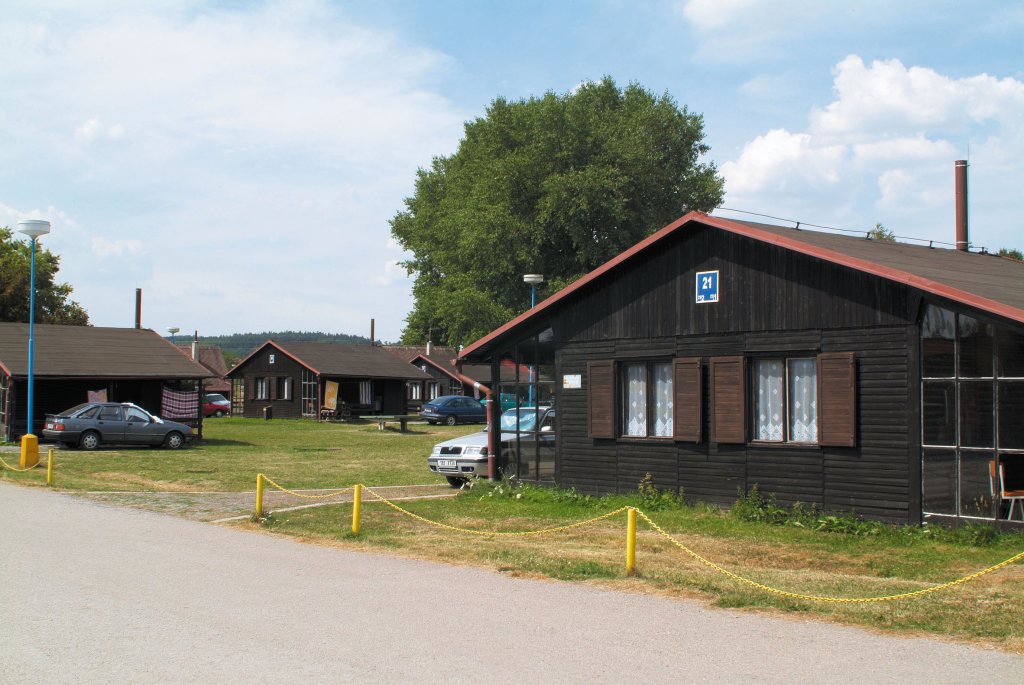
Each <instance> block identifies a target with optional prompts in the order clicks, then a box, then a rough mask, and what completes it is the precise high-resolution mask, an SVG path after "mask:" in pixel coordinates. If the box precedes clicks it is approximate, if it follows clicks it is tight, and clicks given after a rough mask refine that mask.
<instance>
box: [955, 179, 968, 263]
mask: <svg viewBox="0 0 1024 685" xmlns="http://www.w3.org/2000/svg"><path fill="white" fill-rule="evenodd" d="M953 175H954V178H955V181H956V182H955V186H956V190H955V192H956V249H958V250H961V251H963V252H966V251H967V247H968V245H969V242H968V240H967V160H966V159H958V160H956V161H955V162H953Z"/></svg>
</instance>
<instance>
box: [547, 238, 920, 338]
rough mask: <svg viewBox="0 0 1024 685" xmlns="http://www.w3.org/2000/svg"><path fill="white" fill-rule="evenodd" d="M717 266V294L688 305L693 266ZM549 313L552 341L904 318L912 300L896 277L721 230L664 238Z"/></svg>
mask: <svg viewBox="0 0 1024 685" xmlns="http://www.w3.org/2000/svg"><path fill="white" fill-rule="evenodd" d="M715 270H717V271H718V272H719V301H718V302H717V303H714V304H697V303H696V302H695V301H694V300H695V287H696V283H695V276H696V273H697V272H698V271H715ZM599 284H600V285H599V286H597V287H592V288H591V289H590V290H589V292H585V293H583V294H582V295H581V296H580V297H579V298H573V304H572V305H571V306H568V307H563V308H561V309H560V310H557V311H556V313H555V318H554V319H553V321H554V322H555V326H554V328H555V337H556V339H557V340H559V341H560V342H583V341H593V340H624V339H633V340H637V341H638V342H641V343H642V341H644V340H647V339H657V338H668V337H671V336H681V335H708V334H713V333H735V332H743V331H801V330H815V329H832V328H851V327H868V326H893V325H906V324H908V323H912V322H913V321H914V314H915V312H916V307H917V303H918V299H919V298H916V297H911V296H910V295H909V293H908V292H907V288H906V287H905V286H903V285H900V284H897V283H893V282H891V281H887V280H885V279H881V278H878V277H875V276H871V275H870V274H865V273H863V272H860V271H855V270H853V269H850V268H847V267H843V266H839V265H837V264H832V263H829V262H824V261H822V260H819V259H815V258H812V257H808V256H806V255H802V254H798V253H795V252H791V251H789V250H784V249H782V248H780V247H776V246H774V245H768V244H766V243H761V242H758V241H755V240H752V239H750V238H745V237H743V236H737V235H733V234H730V233H726V232H724V231H718V230H713V229H702V230H698V231H695V232H692V233H689V234H685V235H680V236H678V237H676V238H675V239H674V240H672V241H666V244H665V245H664V249H662V250H660V251H659V252H658V253H657V254H654V255H650V256H647V257H646V258H643V259H636V260H634V262H632V263H631V264H630V265H629V266H628V267H627V268H622V269H620V270H619V271H617V272H613V273H609V274H607V275H606V276H605V277H604V278H602V279H601V280H600V281H599Z"/></svg>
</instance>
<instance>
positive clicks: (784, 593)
mask: <svg viewBox="0 0 1024 685" xmlns="http://www.w3.org/2000/svg"><path fill="white" fill-rule="evenodd" d="M263 478H264V479H265V480H266V481H267V482H268V483H270V484H271V485H273V486H274V487H275V488H277V489H278V490H281V491H283V492H287V493H290V494H292V495H296V496H298V497H306V498H309V499H327V498H328V497H335V496H337V495H338V494H340V493H341V492H346V491H348V490H350V489H352V488H345V489H344V490H341V491H339V492H333V493H330V494H329V495H303V494H302V493H298V492H295V491H293V490H288V489H287V488H284V487H281V486H280V485H278V484H277V483H275V482H274V481H272V480H271V479H269V478H267V477H266V476H263ZM359 487H361V488H362V489H363V490H365V491H366V492H368V493H370V494H371V495H373V496H374V497H375V498H376V499H377V500H378V501H380V502H383V503H384V504H386V505H387V506H389V507H391V508H392V509H394V510H395V511H398V512H400V513H402V514H404V515H405V516H408V517H410V518H412V519H415V520H417V521H419V522H421V523H425V524H427V525H430V526H435V527H437V528H443V529H445V530H451V531H455V532H458V533H466V534H469V535H480V536H483V537H531V536H539V535H548V534H552V533H560V532H564V531H568V530H573V529H575V528H582V527H583V526H588V525H591V524H593V523H598V522H599V521H604V520H605V519H610V518H612V517H614V516H618V515H619V514H621V513H622V512H624V511H625V512H635V513H636V515H637V516H639V517H640V518H642V519H643V520H644V521H645V522H646V523H647V525H649V526H650V527H651V529H652V530H653V531H655V532H656V533H658V534H659V535H661V536H662V537H663V538H665V539H666V540H667V541H668V542H670V543H671V544H672V545H674V546H676V547H678V548H679V549H680V550H682V551H683V552H685V553H686V554H688V555H689V556H690V557H692V558H693V559H695V560H697V561H699V562H700V563H702V564H704V565H705V566H707V567H708V568H710V569H712V570H714V571H717V572H718V573H721V574H722V575H724V576H726V577H728V578H731V579H732V580H734V581H736V582H738V583H742V584H744V585H748V586H750V587H753V588H756V589H758V590H761V591H763V592H768V593H771V594H775V595H779V596H781V597H788V598H790V599H801V600H806V601H812V602H832V603H839V604H868V603H872V602H890V601H895V600H901V599H910V598H911V597H920V596H922V595H927V594H930V593H933V592H939V591H940V590H948V589H950V588H953V587H956V586H958V585H963V584H964V583H967V582H970V581H972V580H975V579H977V578H981V577H982V576H985V575H987V574H989V573H992V572H994V571H998V570H999V569H1001V568H1003V567H1005V566H1009V565H1010V564H1012V563H1014V562H1016V561H1019V560H1021V559H1024V552H1021V553H1020V554H1016V555H1014V556H1012V557H1010V558H1009V559H1006V560H1005V561H1001V562H999V563H998V564H994V565H993V566H989V567H988V568H986V569H982V570H981V571H977V572H976V573H971V574H969V575H966V576H963V577H962V578H957V579H956V580H951V581H949V582H946V583H941V584H939V585H932V586H930V587H926V588H922V589H920V590H914V591H913V592H901V593H898V594H893V595H881V596H877V597H828V596H825V595H807V594H803V593H799V592H790V591H788V590H780V589H778V588H774V587H771V586H770V585H765V584H764V583H759V582H757V581H756V580H751V579H750V578H746V577H744V576H741V575H739V574H737V573H733V572H732V571H730V570H728V569H726V568H723V567H722V566H719V565H718V564H716V563H715V562H713V561H711V560H710V559H707V558H706V557H703V556H701V555H700V554H698V553H697V552H694V551H693V550H692V549H690V548H689V547H687V546H686V545H684V544H683V543H682V542H680V541H678V540H676V539H675V538H674V537H672V536H671V535H669V534H668V533H667V532H666V531H665V529H664V528H662V527H661V526H659V525H658V524H657V523H655V522H654V521H653V520H652V519H651V517H650V516H648V515H647V514H645V513H644V512H643V511H642V510H640V509H637V508H636V507H631V506H628V505H627V506H624V507H619V508H618V509H616V510H615V511H610V512H608V513H607V514H602V515H601V516H596V517H594V518H591V519H587V520H585V521H577V522H575V523H570V524H566V525H564V526H553V527H551V528H540V529H538V530H524V531H507V532H506V531H494V530H473V529H471V528H460V527H459V526H452V525H449V524H447V523H441V522H440V521H432V520H430V519H428V518H426V517H423V516H420V515H419V514H414V513H412V512H411V511H409V510H408V509H403V508H402V507H400V506H398V505H397V504H395V503H394V502H392V501H390V500H388V499H387V498H385V497H383V496H382V495H380V494H378V493H377V492H375V491H374V490H373V489H371V488H369V487H366V486H359ZM353 531H354V532H357V528H356V527H355V526H354V527H353ZM357 534H358V533H357ZM627 554H628V553H627ZM628 565H629V560H628V558H627V566H628Z"/></svg>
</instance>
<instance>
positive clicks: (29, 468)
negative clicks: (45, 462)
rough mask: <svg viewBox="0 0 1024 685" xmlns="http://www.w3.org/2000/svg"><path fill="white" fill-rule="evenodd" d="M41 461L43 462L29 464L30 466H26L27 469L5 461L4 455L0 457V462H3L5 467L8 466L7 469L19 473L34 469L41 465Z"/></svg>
mask: <svg viewBox="0 0 1024 685" xmlns="http://www.w3.org/2000/svg"><path fill="white" fill-rule="evenodd" d="M41 463H42V462H36V463H35V464H33V465H32V466H29V467H28V468H25V469H19V468H18V467H16V466H11V465H10V464H8V463H7V462H6V461H4V459H3V457H0V464H2V465H3V466H4V468H6V469H10V470H11V471H17V472H18V473H24V472H25V471H31V470H32V469H34V468H36V467H37V466H39V465H40V464H41Z"/></svg>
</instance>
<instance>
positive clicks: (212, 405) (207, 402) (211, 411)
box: [203, 392, 231, 418]
mask: <svg viewBox="0 0 1024 685" xmlns="http://www.w3.org/2000/svg"><path fill="white" fill-rule="evenodd" d="M230 415H231V402H230V400H228V398H226V397H224V395H221V394H219V393H215V392H208V393H206V398H205V399H204V400H203V416H204V417H206V416H216V417H218V418H219V417H221V416H230Z"/></svg>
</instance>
